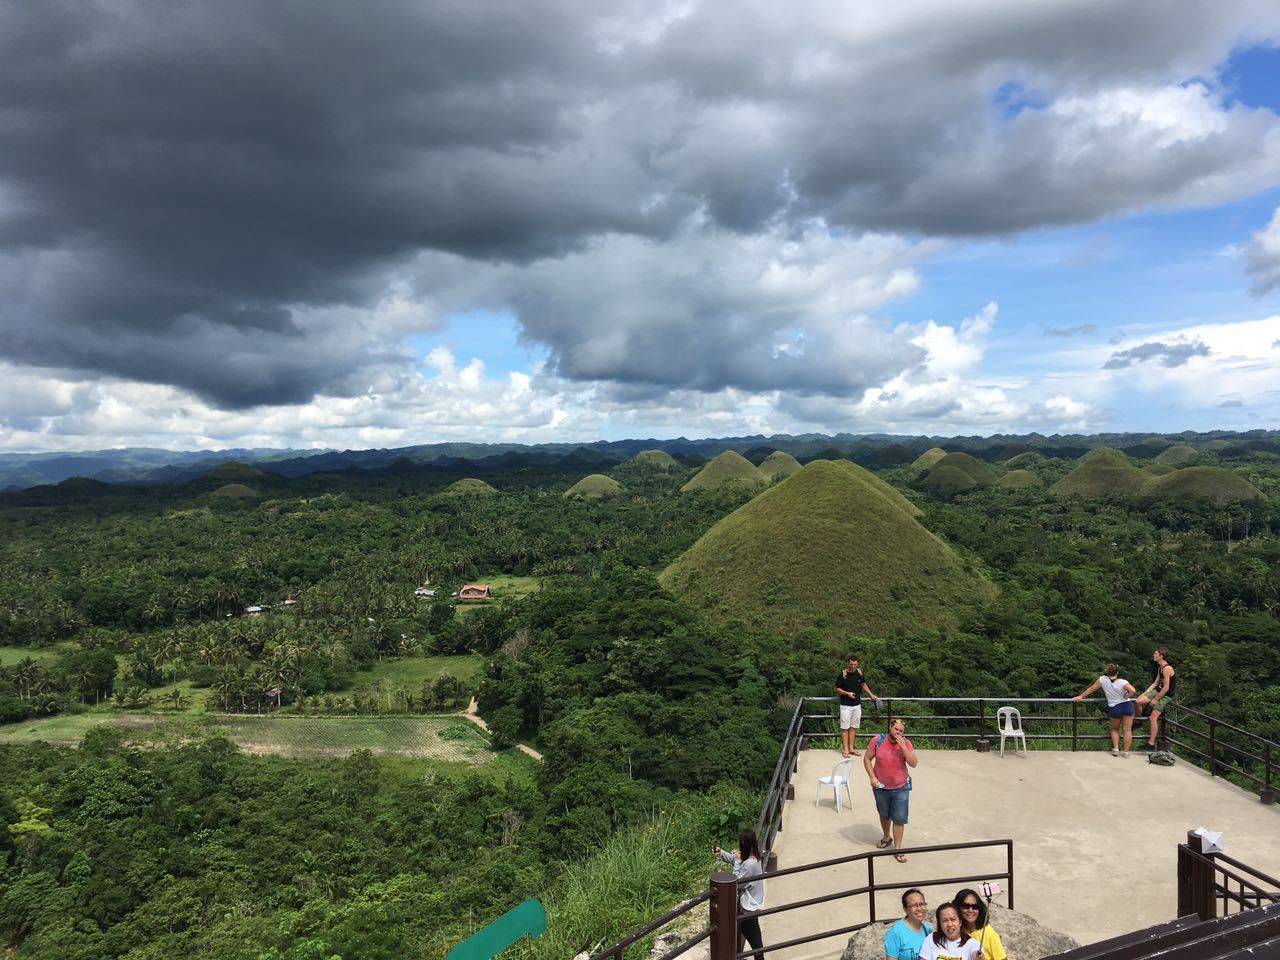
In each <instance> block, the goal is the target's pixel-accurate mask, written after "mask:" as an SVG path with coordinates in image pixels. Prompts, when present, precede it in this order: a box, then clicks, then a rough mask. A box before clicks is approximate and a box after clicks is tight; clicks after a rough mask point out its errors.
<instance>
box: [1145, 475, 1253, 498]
mask: <svg viewBox="0 0 1280 960" xmlns="http://www.w3.org/2000/svg"><path fill="white" fill-rule="evenodd" d="M1142 498H1143V499H1144V500H1208V501H1210V502H1211V503H1215V504H1218V505H1219V506H1221V505H1222V504H1226V503H1244V502H1248V501H1251V500H1261V499H1263V495H1262V491H1261V490H1259V489H1258V488H1257V487H1255V486H1254V485H1253V484H1252V483H1250V482H1249V481H1248V480H1246V479H1244V478H1243V477H1238V476H1236V475H1235V474H1234V473H1232V472H1231V471H1230V470H1223V469H1221V468H1220V467H1184V468H1183V469H1181V470H1175V471H1173V472H1172V473H1167V474H1165V475H1164V476H1163V477H1156V478H1155V479H1153V480H1150V481H1148V483H1147V485H1146V486H1145V487H1144V488H1143V491H1142Z"/></svg>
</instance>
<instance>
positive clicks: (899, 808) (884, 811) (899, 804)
mask: <svg viewBox="0 0 1280 960" xmlns="http://www.w3.org/2000/svg"><path fill="white" fill-rule="evenodd" d="M918 762H919V760H918V758H917V757H916V750H915V747H913V746H912V745H911V741H910V740H908V739H907V727H906V724H904V723H903V722H902V720H900V719H899V720H894V721H893V723H891V724H889V733H888V735H885V734H883V733H882V734H880V735H879V736H878V737H872V738H871V743H870V744H869V745H868V746H867V750H866V753H865V754H864V755H863V757H862V766H863V767H864V768H865V769H866V771H867V777H868V778H869V779H870V780H871V790H872V792H873V793H874V795H875V798H876V813H877V814H878V815H879V817H880V831H881V833H883V834H884V836H882V837H881V839H880V842H879V843H877V844H876V848H877V849H879V850H883V849H884V848H885V847H888V846H890V845H891V844H892V846H893V848H894V849H895V850H901V849H902V835H903V834H904V833H905V832H906V828H907V813H908V808H909V806H910V801H911V775H910V774H909V773H908V772H907V769H908V768H909V767H914V766H915V765H916V764H917V763H918ZM891 829H892V831H893V836H890V835H889V831H890V830H891ZM893 857H894V859H895V860H897V861H898V862H899V863H906V862H907V855H906V854H905V853H895V854H894V855H893Z"/></svg>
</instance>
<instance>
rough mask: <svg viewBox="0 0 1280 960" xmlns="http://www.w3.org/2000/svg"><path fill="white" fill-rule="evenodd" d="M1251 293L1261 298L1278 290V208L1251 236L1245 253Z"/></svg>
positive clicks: (1279, 222)
mask: <svg viewBox="0 0 1280 960" xmlns="http://www.w3.org/2000/svg"><path fill="white" fill-rule="evenodd" d="M1245 254H1246V257H1247V269H1248V271H1249V276H1250V277H1251V278H1252V279H1253V292H1254V293H1256V294H1258V295H1259V296H1261V295H1262V294H1264V293H1269V292H1270V291H1272V290H1275V289H1277V288H1280V208H1277V209H1276V212H1275V213H1273V214H1272V215H1271V222H1270V223H1268V224H1267V225H1266V226H1265V227H1263V228H1262V229H1261V230H1259V231H1258V232H1257V233H1255V234H1254V235H1253V238H1252V240H1251V241H1250V243H1249V246H1248V248H1247V249H1246V251H1245Z"/></svg>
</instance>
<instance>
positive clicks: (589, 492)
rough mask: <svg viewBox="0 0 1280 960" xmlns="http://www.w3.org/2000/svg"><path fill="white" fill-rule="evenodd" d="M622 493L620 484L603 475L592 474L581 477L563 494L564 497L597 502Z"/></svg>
mask: <svg viewBox="0 0 1280 960" xmlns="http://www.w3.org/2000/svg"><path fill="white" fill-rule="evenodd" d="M621 492H622V484H620V483H618V481H617V480H614V479H613V478H612V477H606V476H605V475H604V474H603V473H593V474H591V475H590V476H588V477H583V478H582V479H581V480H579V481H578V482H577V483H575V484H574V485H573V486H572V487H570V488H569V489H568V490H566V491H565V492H564V495H565V496H566V497H577V498H579V499H581V500H599V499H600V498H601V497H612V496H615V495H617V494H619V493H621Z"/></svg>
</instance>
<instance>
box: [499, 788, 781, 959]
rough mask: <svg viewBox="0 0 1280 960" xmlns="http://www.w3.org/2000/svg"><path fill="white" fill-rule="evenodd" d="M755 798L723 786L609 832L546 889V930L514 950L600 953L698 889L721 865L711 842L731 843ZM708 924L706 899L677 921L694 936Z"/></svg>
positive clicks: (516, 953) (526, 955)
mask: <svg viewBox="0 0 1280 960" xmlns="http://www.w3.org/2000/svg"><path fill="white" fill-rule="evenodd" d="M754 803H758V798H756V797H754V796H752V795H750V794H747V793H746V792H742V791H720V790H717V791H715V792H714V793H713V794H712V795H711V796H709V797H698V798H691V799H690V800H688V801H682V802H680V803H677V804H674V805H672V806H671V807H668V808H666V809H664V810H663V811H661V812H658V813H655V814H653V815H651V816H650V817H649V818H648V819H647V820H645V821H644V822H643V823H640V824H638V825H637V826H635V827H632V828H630V829H627V830H623V831H619V832H618V833H615V834H613V835H612V836H610V837H608V838H606V839H604V840H603V841H602V842H601V845H600V849H599V851H598V852H597V853H596V854H595V855H594V856H592V857H591V858H590V859H588V860H584V861H580V862H577V863H573V864H568V865H566V866H565V867H564V869H563V871H562V872H561V873H560V875H559V877H558V879H557V880H556V882H555V883H554V885H553V886H552V887H551V889H550V890H549V891H548V893H547V896H546V898H544V900H543V903H544V904H545V906H546V908H547V932H546V933H545V934H544V935H543V936H542V937H541V938H540V939H538V940H537V941H532V942H531V941H528V940H526V941H523V943H522V944H520V945H518V946H517V947H513V948H512V950H511V954H510V955H511V956H512V957H513V958H516V957H518V958H520V960H553V958H554V960H568V958H570V957H573V956H574V955H575V954H577V953H578V952H579V951H581V950H584V949H585V950H587V951H590V952H594V951H595V950H597V949H599V948H602V947H606V946H610V945H612V944H613V943H616V942H617V941H618V940H621V939H622V938H623V937H624V936H627V935H628V934H630V933H633V932H634V931H635V930H637V929H639V928H640V927H642V926H644V925H645V924H646V923H649V922H650V921H652V920H653V919H655V918H656V917H658V916H660V915H662V914H664V913H666V912H668V911H669V910H672V909H674V908H675V907H676V906H678V905H679V904H680V903H681V902H682V901H684V900H687V899H688V898H690V897H693V896H696V895H698V894H699V893H701V892H702V891H703V890H704V889H705V887H706V883H707V878H708V877H709V876H710V875H711V874H712V873H714V872H716V869H717V867H716V862H715V860H714V858H713V857H712V855H711V845H712V843H713V842H715V841H717V840H718V841H719V842H720V843H721V844H724V843H729V842H732V841H733V839H734V836H735V835H736V828H737V823H736V822H734V823H730V822H729V821H730V820H734V818H735V816H736V814H738V813H740V812H741V811H743V810H748V809H751V808H752V804H754ZM706 923H707V908H706V906H705V905H702V906H699V907H695V908H694V909H693V910H692V911H691V912H690V913H688V914H686V915H684V916H683V917H682V918H681V920H679V921H677V928H678V929H680V930H689V931H690V934H688V935H691V934H692V933H693V932H696V931H698V930H701V929H702V928H703V927H705V926H706ZM659 932H663V931H659ZM651 942H652V938H646V940H645V941H644V942H643V943H639V944H636V945H635V946H634V947H631V948H630V949H629V950H628V951H627V956H628V957H633V956H634V957H637V958H639V957H647V956H648V949H649V944H650V943H651ZM505 957H506V955H505V954H504V960H505Z"/></svg>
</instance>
